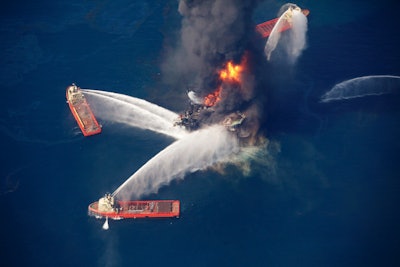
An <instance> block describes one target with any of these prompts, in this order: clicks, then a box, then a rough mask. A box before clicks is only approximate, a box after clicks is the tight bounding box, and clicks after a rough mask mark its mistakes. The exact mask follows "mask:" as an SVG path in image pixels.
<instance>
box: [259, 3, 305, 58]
mask: <svg viewBox="0 0 400 267" xmlns="http://www.w3.org/2000/svg"><path fill="white" fill-rule="evenodd" d="M285 6H286V5H285ZM287 6H288V9H287V10H286V11H285V12H284V13H283V14H282V15H281V16H280V17H279V19H278V21H277V23H276V24H275V26H274V28H273V29H272V31H271V34H270V36H269V38H268V40H267V43H266V44H265V48H264V53H265V55H266V56H267V60H270V58H271V53H272V52H273V51H274V50H275V48H276V47H277V45H278V42H279V40H280V38H281V33H282V31H283V30H284V29H285V28H287V26H288V24H289V25H290V27H291V29H289V35H288V36H287V38H285V40H284V43H283V47H284V50H285V52H286V53H287V56H288V59H289V61H290V63H294V62H296V60H297V58H298V57H299V56H300V54H301V52H302V51H303V50H304V49H305V47H306V32H307V17H306V16H305V15H304V14H303V13H302V12H301V9H300V8H299V7H298V6H296V5H293V4H290V5H287Z"/></svg>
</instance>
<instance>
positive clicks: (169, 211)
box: [88, 194, 180, 220]
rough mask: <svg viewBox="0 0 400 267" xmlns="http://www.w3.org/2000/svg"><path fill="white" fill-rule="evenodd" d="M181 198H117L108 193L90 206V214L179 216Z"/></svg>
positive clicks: (114, 216) (112, 216)
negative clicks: (126, 199) (124, 199)
mask: <svg viewBox="0 0 400 267" xmlns="http://www.w3.org/2000/svg"><path fill="white" fill-rule="evenodd" d="M179 213H180V202H179V200H128V201H123V200H115V199H114V197H113V196H111V195H110V194H106V195H105V196H104V197H102V198H100V199H99V201H97V202H94V203H92V204H90V205H89V207H88V214H89V215H90V216H95V217H96V218H97V219H101V218H104V217H105V218H110V219H114V220H120V219H136V218H168V217H176V218H178V217H179Z"/></svg>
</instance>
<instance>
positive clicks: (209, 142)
mask: <svg viewBox="0 0 400 267" xmlns="http://www.w3.org/2000/svg"><path fill="white" fill-rule="evenodd" d="M238 150H239V145H238V141H237V138H236V136H235V135H233V134H231V133H230V132H229V131H227V130H226V129H225V127H223V126H220V125H214V126H211V127H209V128H205V129H201V130H198V131H195V132H192V133H190V134H188V135H186V136H185V137H184V138H182V139H180V140H177V141H175V142H174V143H172V144H171V145H170V146H168V147H167V148H165V149H164V150H162V151H161V152H160V153H158V154H157V155H156V156H154V157H153V158H152V159H150V160H149V161H148V162H147V163H146V164H145V165H143V166H142V167H141V168H140V169H139V170H138V171H137V172H136V173H134V174H133V175H132V176H131V177H129V178H128V179H127V180H126V181H125V182H124V183H123V184H122V185H121V186H120V187H118V188H117V190H115V192H114V193H113V196H117V197H118V198H120V199H125V200H127V199H132V198H134V199H136V198H139V197H140V196H142V195H144V194H150V193H155V192H157V191H158V189H159V188H160V187H161V186H163V185H167V184H169V183H170V182H171V181H172V180H174V179H179V178H183V177H184V175H185V174H187V173H190V172H195V171H198V170H203V169H206V168H207V167H209V166H212V165H213V164H215V163H216V162H224V161H228V160H229V159H230V157H231V156H232V155H233V154H234V153H236V152H238Z"/></svg>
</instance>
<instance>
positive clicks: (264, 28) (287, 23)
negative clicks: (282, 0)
mask: <svg viewBox="0 0 400 267" xmlns="http://www.w3.org/2000/svg"><path fill="white" fill-rule="evenodd" d="M301 12H302V13H303V14H304V15H305V16H308V14H310V11H309V10H308V9H302V10H301ZM289 14H290V13H289ZM278 20H279V18H275V19H272V20H268V21H266V22H263V23H260V24H258V25H257V26H256V31H257V32H259V33H260V34H261V36H262V37H263V38H267V37H268V36H270V34H271V32H272V29H273V28H274V27H275V24H276V23H277V22H278ZM283 23H284V25H283V26H282V27H281V28H280V29H279V32H283V31H287V30H289V29H290V28H292V20H291V17H290V16H289V17H287V18H285V20H284V22H283Z"/></svg>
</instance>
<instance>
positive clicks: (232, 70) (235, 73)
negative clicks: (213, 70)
mask: <svg viewBox="0 0 400 267" xmlns="http://www.w3.org/2000/svg"><path fill="white" fill-rule="evenodd" d="M242 71H243V66H241V65H234V64H233V62H232V61H229V62H228V64H226V68H225V69H222V70H221V71H220V72H219V78H220V79H221V80H222V81H232V82H237V83H240V82H241V80H240V78H241V77H240V76H241V73H242Z"/></svg>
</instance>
